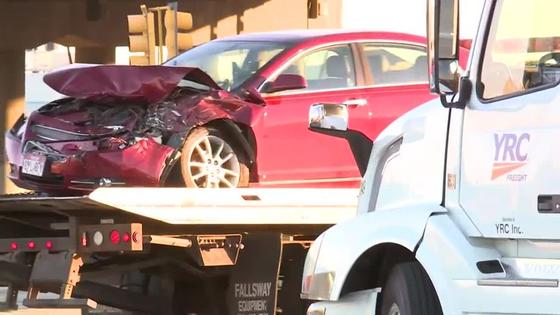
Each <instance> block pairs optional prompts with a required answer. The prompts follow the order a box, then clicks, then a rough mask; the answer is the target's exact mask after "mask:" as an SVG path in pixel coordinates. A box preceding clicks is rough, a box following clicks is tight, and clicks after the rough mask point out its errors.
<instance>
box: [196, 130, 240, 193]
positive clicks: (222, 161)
mask: <svg viewBox="0 0 560 315" xmlns="http://www.w3.org/2000/svg"><path fill="white" fill-rule="evenodd" d="M187 163H188V169H189V172H190V175H191V178H192V180H193V181H194V185H195V186H197V187H200V188H222V187H228V188H233V187H237V185H238V184H239V174H240V169H239V160H238V158H237V156H236V155H235V152H234V151H233V149H232V147H231V146H230V145H229V144H228V143H227V142H225V141H224V140H223V139H222V138H220V137H216V136H206V137H204V138H202V139H201V140H200V141H199V142H198V143H196V144H195V145H194V149H193V151H192V152H190V156H189V159H188V162H187Z"/></svg>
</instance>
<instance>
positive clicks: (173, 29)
mask: <svg viewBox="0 0 560 315" xmlns="http://www.w3.org/2000/svg"><path fill="white" fill-rule="evenodd" d="M164 24H165V45H166V46H167V57H168V58H171V57H173V56H176V55H177V54H179V53H180V52H183V51H185V50H188V49H190V48H191V47H192V45H193V43H192V36H191V34H189V33H187V32H188V31H189V30H190V29H192V27H193V19H192V15H191V14H190V13H187V12H178V11H177V5H176V3H172V4H171V3H170V4H169V7H168V9H167V10H166V11H165V21H164Z"/></svg>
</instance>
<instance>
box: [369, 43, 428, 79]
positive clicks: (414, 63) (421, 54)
mask: <svg viewBox="0 0 560 315" xmlns="http://www.w3.org/2000/svg"><path fill="white" fill-rule="evenodd" d="M363 52H364V56H365V59H366V62H367V64H368V67H367V68H366V69H369V74H370V75H371V80H372V81H373V85H385V84H407V83H422V82H427V81H428V58H427V55H426V51H425V49H423V48H421V47H415V46H402V45H387V44H375V43H368V44H364V45H363Z"/></svg>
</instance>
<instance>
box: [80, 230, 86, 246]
mask: <svg viewBox="0 0 560 315" xmlns="http://www.w3.org/2000/svg"><path fill="white" fill-rule="evenodd" d="M80 244H81V245H82V247H87V245H88V239H87V233H86V232H83V233H82V236H81V237H80Z"/></svg>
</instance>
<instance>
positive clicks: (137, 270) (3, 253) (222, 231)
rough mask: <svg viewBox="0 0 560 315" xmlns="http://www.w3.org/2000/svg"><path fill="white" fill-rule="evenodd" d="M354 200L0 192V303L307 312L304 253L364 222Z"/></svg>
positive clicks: (346, 194)
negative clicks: (328, 232) (48, 295)
mask: <svg viewBox="0 0 560 315" xmlns="http://www.w3.org/2000/svg"><path fill="white" fill-rule="evenodd" d="M356 196H357V190H354V189H299V188H298V189H260V188H259V189H232V190H196V189H185V188H99V189H97V190H95V191H94V192H92V193H91V194H90V195H87V196H79V197H48V196H34V195H15V196H3V197H2V198H0V287H1V286H4V287H6V288H7V290H6V291H7V292H8V293H7V296H6V299H5V303H1V304H0V307H2V308H3V309H4V310H12V311H14V310H16V309H17V308H18V306H19V305H18V300H17V293H18V292H20V291H26V292H27V297H26V299H25V300H23V304H24V305H25V306H26V307H28V308H30V309H45V310H44V312H48V311H47V309H53V308H54V309H74V310H79V312H81V313H83V314H87V313H89V312H92V310H94V309H95V306H96V304H97V303H99V304H103V305H108V306H111V307H116V308H119V309H122V310H126V311H131V312H138V313H148V314H240V315H241V314H263V315H264V314H304V313H305V305H304V304H303V302H302V301H301V300H300V299H299V289H300V286H301V271H302V268H303V260H304V258H305V254H306V252H307V249H308V248H309V245H310V244H311V242H312V241H313V240H314V239H315V238H316V237H317V236H318V235H319V234H320V233H321V232H322V231H324V230H325V229H326V228H328V227H330V226H332V225H334V224H336V223H338V222H340V221H342V220H345V219H349V218H351V217H353V216H354V215H355V212H356ZM39 292H53V293H56V294H58V296H59V297H58V298H57V299H54V300H52V299H41V298H40V295H38V293H39ZM0 300H2V299H0ZM22 311H23V310H21V311H18V312H22ZM29 311H30V310H29V309H27V310H25V312H29Z"/></svg>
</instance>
